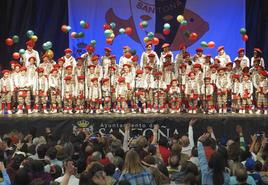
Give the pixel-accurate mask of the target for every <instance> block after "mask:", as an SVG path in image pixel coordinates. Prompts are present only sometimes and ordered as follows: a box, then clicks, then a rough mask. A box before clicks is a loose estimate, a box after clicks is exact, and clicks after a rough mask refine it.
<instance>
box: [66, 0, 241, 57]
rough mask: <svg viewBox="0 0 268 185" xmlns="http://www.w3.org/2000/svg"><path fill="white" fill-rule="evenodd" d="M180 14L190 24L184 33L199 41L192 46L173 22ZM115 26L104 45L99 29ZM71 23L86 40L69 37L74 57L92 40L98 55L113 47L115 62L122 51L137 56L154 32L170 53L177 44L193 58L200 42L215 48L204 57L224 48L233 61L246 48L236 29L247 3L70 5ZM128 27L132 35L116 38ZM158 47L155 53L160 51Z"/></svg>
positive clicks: (147, 0)
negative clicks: (165, 30)
mask: <svg viewBox="0 0 268 185" xmlns="http://www.w3.org/2000/svg"><path fill="white" fill-rule="evenodd" d="M180 14H182V15H184V17H185V19H186V20H187V22H188V24H187V26H186V30H187V31H189V33H192V32H195V33H197V34H198V38H197V39H196V40H194V41H190V40H189V39H188V38H187V37H186V36H185V32H184V31H185V30H183V29H181V25H180V23H179V22H177V20H176V18H177V16H178V15H180ZM81 20H85V21H87V22H89V24H90V27H89V29H83V28H81V26H80V24H79V22H80V21H81ZM143 20H144V21H147V22H148V27H147V28H145V29H141V28H140V26H139V24H140V22H141V21H143ZM111 22H114V23H115V24H116V26H115V28H114V33H115V39H114V41H113V43H112V45H108V44H106V38H105V36H104V30H103V25H104V24H105V23H107V24H109V23H111ZM69 23H70V26H71V28H72V30H71V31H74V32H77V33H78V32H81V31H82V32H84V33H85V37H84V38H79V39H73V38H71V37H69V44H70V47H71V48H72V49H73V50H74V54H75V55H76V56H78V55H81V54H82V53H83V52H84V47H85V46H86V45H87V44H88V43H90V41H91V40H96V42H97V44H96V53H97V54H99V55H104V50H103V48H104V47H111V49H112V52H113V54H115V55H116V56H117V60H118V59H119V57H120V56H121V55H122V47H123V46H125V45H128V46H130V47H131V48H132V49H135V50H136V51H137V55H139V56H141V53H142V51H143V50H144V45H145V44H144V42H143V39H144V37H145V36H146V35H147V33H148V32H153V33H155V36H156V37H158V38H159V39H160V45H159V46H161V43H163V42H164V41H165V42H169V43H170V44H171V49H172V50H174V51H177V50H178V47H179V45H180V44H181V43H184V44H186V45H187V46H188V47H189V51H190V52H191V53H194V52H195V49H196V48H197V47H200V43H201V42H202V41H206V42H209V41H214V42H215V43H216V47H215V48H214V49H205V53H210V54H212V55H216V54H217V51H216V50H217V46H219V45H224V46H225V50H226V52H227V53H228V54H229V55H230V56H231V58H232V59H234V58H235V57H236V55H237V49H238V48H240V47H244V46H245V44H244V42H243V41H242V38H241V35H240V33H239V30H240V28H241V27H244V25H245V1H243V0H236V1H233V0H225V1H219V0H198V1H196V0H116V1H107V0H90V1H88V0H69ZM163 23H169V24H170V26H171V28H170V34H169V35H164V34H163V26H164V25H163ZM126 27H130V28H132V34H130V35H126V34H120V33H119V29H120V28H124V29H125V28H126ZM159 46H158V50H159Z"/></svg>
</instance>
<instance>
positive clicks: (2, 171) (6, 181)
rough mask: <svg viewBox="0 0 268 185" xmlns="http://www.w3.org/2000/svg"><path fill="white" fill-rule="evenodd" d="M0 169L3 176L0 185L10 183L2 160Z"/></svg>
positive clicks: (9, 184) (8, 184)
mask: <svg viewBox="0 0 268 185" xmlns="http://www.w3.org/2000/svg"><path fill="white" fill-rule="evenodd" d="M0 171H1V173H2V176H3V180H2V182H0V185H11V181H10V178H9V176H8V174H7V171H6V168H5V165H4V163H3V162H0Z"/></svg>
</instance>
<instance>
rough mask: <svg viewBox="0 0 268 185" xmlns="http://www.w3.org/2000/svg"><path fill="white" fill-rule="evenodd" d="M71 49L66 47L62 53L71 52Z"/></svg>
mask: <svg viewBox="0 0 268 185" xmlns="http://www.w3.org/2000/svg"><path fill="white" fill-rule="evenodd" d="M72 52H73V51H72V50H71V49H70V48H67V49H65V50H64V53H65V54H66V53H72Z"/></svg>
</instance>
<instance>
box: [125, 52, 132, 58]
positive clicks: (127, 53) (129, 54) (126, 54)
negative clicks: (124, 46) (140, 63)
mask: <svg viewBox="0 0 268 185" xmlns="http://www.w3.org/2000/svg"><path fill="white" fill-rule="evenodd" d="M131 56H132V55H131V53H130V52H126V53H125V54H124V57H126V58H127V59H129V58H131Z"/></svg>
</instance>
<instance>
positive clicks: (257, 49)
mask: <svg viewBox="0 0 268 185" xmlns="http://www.w3.org/2000/svg"><path fill="white" fill-rule="evenodd" d="M254 51H256V52H258V53H262V51H261V49H260V48H254Z"/></svg>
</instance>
